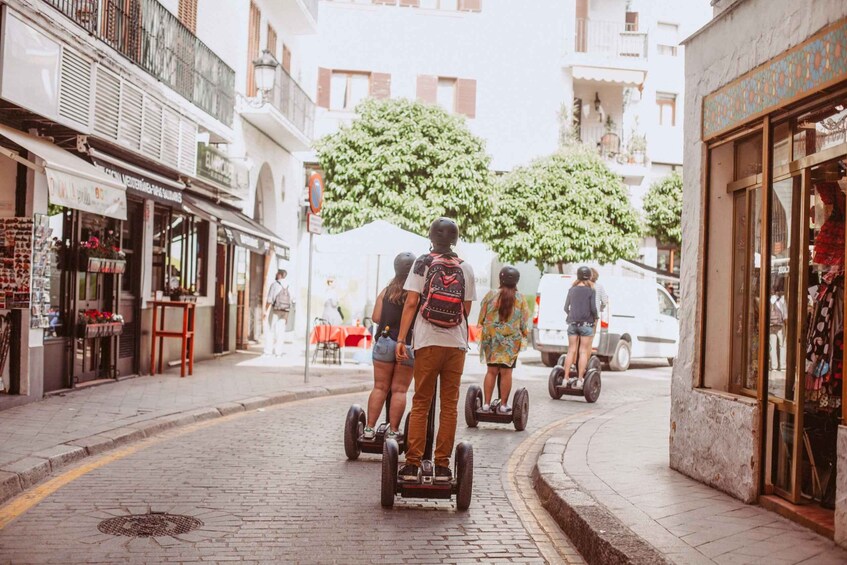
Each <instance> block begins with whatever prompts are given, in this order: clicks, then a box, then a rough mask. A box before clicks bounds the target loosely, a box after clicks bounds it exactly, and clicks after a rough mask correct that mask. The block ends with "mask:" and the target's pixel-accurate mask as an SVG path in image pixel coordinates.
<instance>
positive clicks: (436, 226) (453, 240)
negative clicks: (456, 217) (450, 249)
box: [429, 218, 459, 245]
mask: <svg viewBox="0 0 847 565" xmlns="http://www.w3.org/2000/svg"><path fill="white" fill-rule="evenodd" d="M429 240H430V241H431V242H432V244H433V245H456V244H457V243H459V226H458V225H457V224H456V222H454V221H453V220H451V219H450V218H438V219H437V220H435V221H434V222H432V225H431V226H429Z"/></svg>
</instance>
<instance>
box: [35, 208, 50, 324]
mask: <svg viewBox="0 0 847 565" xmlns="http://www.w3.org/2000/svg"><path fill="white" fill-rule="evenodd" d="M52 235H53V230H52V229H51V228H50V222H49V220H48V218H47V216H46V215H45V214H35V216H34V219H33V226H32V295H31V297H30V303H31V306H30V310H31V312H30V314H31V317H30V322H29V327H30V328H41V329H46V328H49V327H50V319H51V315H53V313H52V312H51V309H50V251H51V248H52V247H53V240H52V237H51V236H52Z"/></svg>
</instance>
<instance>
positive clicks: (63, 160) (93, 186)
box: [0, 124, 126, 220]
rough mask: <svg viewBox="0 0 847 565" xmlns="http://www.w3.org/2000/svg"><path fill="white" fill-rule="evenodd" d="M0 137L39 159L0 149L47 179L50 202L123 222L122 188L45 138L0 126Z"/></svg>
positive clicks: (123, 197) (124, 215)
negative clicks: (38, 161)
mask: <svg viewBox="0 0 847 565" xmlns="http://www.w3.org/2000/svg"><path fill="white" fill-rule="evenodd" d="M0 136H3V137H5V138H6V139H8V140H9V141H11V142H12V143H14V144H15V145H18V146H20V147H23V148H24V149H26V150H27V151H29V152H30V153H33V154H35V155H37V156H39V157H40V158H41V159H42V160H43V161H44V166H43V167H42V166H40V165H37V164H35V163H33V162H32V161H30V160H28V159H25V158H24V157H23V156H21V155H18V154H17V153H15V152H14V151H10V150H9V149H6V148H4V147H0V154H3V155H5V156H6V157H9V158H10V159H13V160H14V161H17V162H18V163H21V164H22V165H25V166H27V167H29V168H30V169H33V170H35V171H39V172H44V174H45V175H46V176H47V190H48V193H49V195H50V203H51V204H57V205H59V206H66V207H68V208H74V209H76V210H82V211H84V212H91V213H94V214H99V215H101V216H108V217H110V218H115V219H117V220H126V185H124V184H123V183H122V182H120V181H118V180H116V179H114V178H113V177H111V176H109V175H107V174H106V173H104V172H103V171H101V170H100V169H98V168H97V167H95V166H94V165H92V164H91V163H88V162H86V161H85V160H84V159H81V158H79V157H77V156H75V155H74V154H73V153H71V152H70V151H66V150H64V149H62V148H61V147H59V146H57V145H54V144H53V143H52V142H50V141H48V140H47V139H44V138H41V137H36V136H34V135H29V134H28V133H24V132H22V131H18V130H16V129H13V128H10V127H8V126H4V125H1V124H0Z"/></svg>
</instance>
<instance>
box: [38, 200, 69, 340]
mask: <svg viewBox="0 0 847 565" xmlns="http://www.w3.org/2000/svg"><path fill="white" fill-rule="evenodd" d="M71 215H72V212H71V211H70V210H68V209H67V208H62V207H58V206H50V208H49V210H48V216H49V218H48V220H47V221H48V222H49V225H50V229H51V230H53V232H52V238H53V247H52V248H51V253H50V283H49V284H50V287H49V288H47V289H45V292H48V293H49V295H50V307H49V309H48V310H47V319H48V322H49V327H48V328H47V329H46V330H45V331H44V337H45V338H50V337H60V336H64V335H66V332H67V326H66V324H65V316H64V308H66V307H67V304H64V301H63V300H62V281H63V279H64V276H65V270H71V266H70V265H67V264H66V262H67V261H68V260H69V258H70V253H69V252H68V251H67V249H69V247H70V245H71V239H70V238H69V237H67V234H66V230H65V228H66V226H67V225H69V223H70V218H71Z"/></svg>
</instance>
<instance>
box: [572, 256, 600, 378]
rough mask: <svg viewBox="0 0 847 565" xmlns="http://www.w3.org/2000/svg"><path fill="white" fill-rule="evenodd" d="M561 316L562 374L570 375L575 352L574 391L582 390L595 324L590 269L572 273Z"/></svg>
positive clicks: (595, 313) (594, 299)
mask: <svg viewBox="0 0 847 565" xmlns="http://www.w3.org/2000/svg"><path fill="white" fill-rule="evenodd" d="M565 313H566V314H567V316H568V317H567V322H568V354H567V356H566V357H565V372H566V374H569V373H570V369H571V367H572V366H573V364H574V361H575V357H576V353H577V351H579V362H578V363H577V367H576V374H577V388H582V377H583V376H584V375H585V367H586V366H587V365H588V359H589V357H591V344H592V342H593V341H594V339H593V338H594V325H595V324H596V323H597V318H598V317H599V316H598V315H597V295H596V293H595V292H594V283H592V282H591V269H589V268H588V267H580V268H579V269H577V271H576V280H575V281H574V283H573V286H572V287H571V288H570V290H569V291H568V298H567V300H566V301H565Z"/></svg>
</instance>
